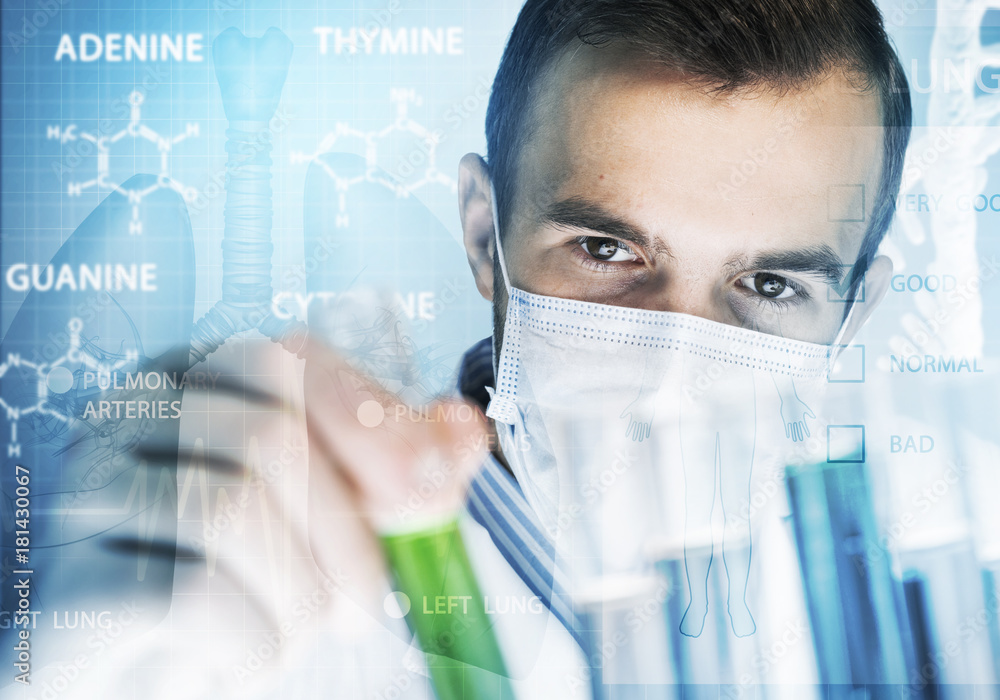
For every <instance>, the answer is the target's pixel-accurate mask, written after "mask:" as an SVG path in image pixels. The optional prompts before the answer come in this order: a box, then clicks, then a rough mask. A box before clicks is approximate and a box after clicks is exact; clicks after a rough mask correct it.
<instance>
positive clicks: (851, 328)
mask: <svg viewBox="0 0 1000 700" xmlns="http://www.w3.org/2000/svg"><path fill="white" fill-rule="evenodd" d="M891 279H892V260H890V259H889V258H887V257H886V256H884V255H879V256H877V257H876V258H875V259H874V260H872V264H871V265H870V266H869V267H868V272H866V273H865V282H864V285H865V286H864V290H865V292H864V301H862V300H860V299H859V300H858V301H856V302H854V313H852V314H851V320H850V321H849V322H848V324H847V327H846V328H845V329H844V336H843V340H842V341H841V342H842V343H843V344H844V345H848V344H849V343H850V342H851V340H852V339H853V338H854V336H855V335H857V333H858V331H860V330H861V327H862V326H863V325H865V321H867V320H868V317H869V316H871V315H872V311H874V310H875V307H877V306H878V305H879V304H880V303H881V302H882V299H883V298H884V297H885V293H886V291H888V289H889V282H890V280H891Z"/></svg>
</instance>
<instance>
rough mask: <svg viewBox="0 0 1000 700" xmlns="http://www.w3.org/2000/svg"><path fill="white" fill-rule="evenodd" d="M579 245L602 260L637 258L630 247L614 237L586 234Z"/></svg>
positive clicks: (616, 260) (626, 260)
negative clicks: (598, 236)
mask: <svg viewBox="0 0 1000 700" xmlns="http://www.w3.org/2000/svg"><path fill="white" fill-rule="evenodd" d="M581 245H582V246H583V249H584V250H586V251H587V252H588V253H589V254H590V255H591V256H593V257H594V258H596V259H598V260H601V261H602V262H631V261H634V260H638V259H639V256H638V255H636V254H635V253H633V252H632V249H631V248H629V247H628V246H627V245H625V244H624V243H622V242H621V241H619V240H617V239H614V238H597V237H595V236H587V237H586V238H585V239H584V240H583V242H582V243H581Z"/></svg>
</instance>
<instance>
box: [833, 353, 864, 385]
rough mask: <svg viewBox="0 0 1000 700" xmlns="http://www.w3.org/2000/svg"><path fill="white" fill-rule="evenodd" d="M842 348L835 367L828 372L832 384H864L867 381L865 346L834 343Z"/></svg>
mask: <svg viewBox="0 0 1000 700" xmlns="http://www.w3.org/2000/svg"><path fill="white" fill-rule="evenodd" d="M833 347H834V349H835V350H840V353H839V354H838V355H837V360H836V362H834V364H833V367H831V368H830V371H829V372H827V374H826V381H828V382H830V383H831V384H862V383H864V381H865V346H864V345H834V346H833Z"/></svg>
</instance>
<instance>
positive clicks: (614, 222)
mask: <svg viewBox="0 0 1000 700" xmlns="http://www.w3.org/2000/svg"><path fill="white" fill-rule="evenodd" d="M541 223H542V224H543V225H544V224H552V225H554V226H560V227H567V228H580V229H587V230H589V231H594V232H595V233H599V234H602V235H604V236H607V237H609V238H617V239H618V240H622V241H627V242H629V243H635V244H636V245H637V246H639V247H640V248H644V249H645V250H651V251H653V252H655V253H657V254H658V255H663V256H667V257H669V256H670V250H669V249H668V248H667V246H666V245H665V244H664V243H663V242H662V241H660V240H658V239H656V238H654V237H653V236H650V235H649V234H648V233H646V232H645V231H643V230H642V229H641V228H639V227H638V226H636V225H634V224H632V223H629V222H628V221H626V220H625V219H623V218H622V217H620V216H617V215H616V214H613V213H612V212H610V211H608V210H607V209H605V208H604V207H602V206H601V205H600V204H597V203H596V202H591V201H588V200H586V199H584V198H583V197H579V196H577V197H570V198H568V199H564V200H562V201H559V202H555V203H553V204H550V205H549V206H548V207H546V208H545V210H544V211H543V212H542V215H541Z"/></svg>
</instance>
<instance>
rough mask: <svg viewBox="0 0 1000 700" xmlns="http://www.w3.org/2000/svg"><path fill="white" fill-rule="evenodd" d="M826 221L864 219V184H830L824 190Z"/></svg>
mask: <svg viewBox="0 0 1000 700" xmlns="http://www.w3.org/2000/svg"><path fill="white" fill-rule="evenodd" d="M826 218H827V220H828V221H864V220H865V186H864V185H830V186H829V187H828V188H827V190H826Z"/></svg>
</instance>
